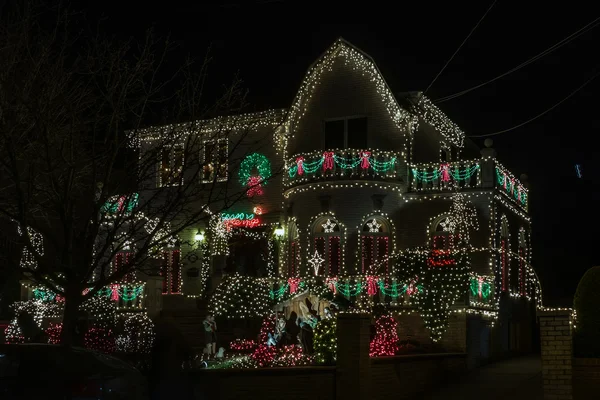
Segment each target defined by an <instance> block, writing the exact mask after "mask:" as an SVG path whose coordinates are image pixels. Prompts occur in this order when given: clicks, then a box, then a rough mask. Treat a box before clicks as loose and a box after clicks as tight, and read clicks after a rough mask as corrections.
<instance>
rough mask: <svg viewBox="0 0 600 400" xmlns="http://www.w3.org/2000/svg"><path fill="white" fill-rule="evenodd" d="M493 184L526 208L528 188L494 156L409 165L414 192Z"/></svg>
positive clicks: (488, 186) (489, 186)
mask: <svg viewBox="0 0 600 400" xmlns="http://www.w3.org/2000/svg"><path fill="white" fill-rule="evenodd" d="M494 187H495V188H496V189H497V190H498V191H499V192H501V193H502V196H505V197H507V198H508V199H510V200H511V201H512V202H514V203H516V204H517V205H518V206H519V207H521V208H522V209H524V210H525V211H527V206H528V196H529V194H528V193H529V192H528V190H527V188H526V187H525V186H524V185H523V184H522V183H521V182H519V180H518V179H516V178H515V177H514V175H513V174H512V173H511V172H510V171H508V170H507V169H506V168H504V167H503V166H502V164H500V163H499V162H498V161H496V160H495V159H493V158H486V159H476V160H459V161H455V162H451V163H439V162H437V163H427V164H413V165H412V166H411V167H410V190H411V191H413V192H420V191H453V190H460V189H470V188H494Z"/></svg>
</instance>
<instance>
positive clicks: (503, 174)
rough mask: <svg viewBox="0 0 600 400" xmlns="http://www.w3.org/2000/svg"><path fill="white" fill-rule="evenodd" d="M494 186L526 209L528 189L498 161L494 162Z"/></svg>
mask: <svg viewBox="0 0 600 400" xmlns="http://www.w3.org/2000/svg"><path fill="white" fill-rule="evenodd" d="M495 170H496V171H495V172H496V173H495V175H496V187H497V188H498V190H499V191H500V192H501V193H502V194H503V195H505V196H507V197H509V198H510V199H511V200H512V201H514V202H515V203H517V204H518V205H519V206H521V207H522V208H523V209H525V210H527V206H528V201H529V191H528V190H527V188H526V187H525V186H523V184H522V183H521V182H520V181H519V180H518V179H517V178H515V177H514V175H513V174H512V173H511V172H510V171H509V170H508V169H506V168H504V166H503V165H502V164H500V163H499V162H498V161H496V163H495Z"/></svg>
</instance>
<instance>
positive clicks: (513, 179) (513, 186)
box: [510, 178, 515, 194]
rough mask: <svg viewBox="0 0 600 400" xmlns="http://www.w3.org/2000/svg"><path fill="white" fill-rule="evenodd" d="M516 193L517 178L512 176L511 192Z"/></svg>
mask: <svg viewBox="0 0 600 400" xmlns="http://www.w3.org/2000/svg"><path fill="white" fill-rule="evenodd" d="M514 193H515V178H511V180H510V194H514Z"/></svg>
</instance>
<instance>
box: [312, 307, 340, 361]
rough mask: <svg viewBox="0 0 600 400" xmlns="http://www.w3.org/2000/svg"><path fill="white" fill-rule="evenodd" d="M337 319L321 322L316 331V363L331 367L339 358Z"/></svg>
mask: <svg viewBox="0 0 600 400" xmlns="http://www.w3.org/2000/svg"><path fill="white" fill-rule="evenodd" d="M336 327H337V319H335V318H330V319H324V320H321V321H320V322H319V323H318V324H317V326H316V327H315V330H314V335H315V336H314V344H313V346H314V349H315V361H316V362H317V363H318V364H326V365H331V364H334V363H335V360H336V358H337V335H336Z"/></svg>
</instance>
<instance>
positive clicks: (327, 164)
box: [323, 151, 333, 171]
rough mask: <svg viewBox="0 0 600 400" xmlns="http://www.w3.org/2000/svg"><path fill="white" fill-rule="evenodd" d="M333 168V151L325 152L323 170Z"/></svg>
mask: <svg viewBox="0 0 600 400" xmlns="http://www.w3.org/2000/svg"><path fill="white" fill-rule="evenodd" d="M328 169H333V151H326V152H325V153H323V171H327V170H328Z"/></svg>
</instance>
